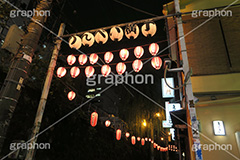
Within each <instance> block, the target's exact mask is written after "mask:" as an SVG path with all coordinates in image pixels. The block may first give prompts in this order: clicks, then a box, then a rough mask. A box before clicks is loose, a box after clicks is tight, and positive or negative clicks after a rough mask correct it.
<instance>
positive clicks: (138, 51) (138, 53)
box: [134, 46, 144, 58]
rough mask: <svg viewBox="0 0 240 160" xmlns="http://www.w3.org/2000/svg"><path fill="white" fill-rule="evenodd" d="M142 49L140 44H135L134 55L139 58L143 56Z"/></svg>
mask: <svg viewBox="0 0 240 160" xmlns="http://www.w3.org/2000/svg"><path fill="white" fill-rule="evenodd" d="M143 53H144V49H143V48H142V47H141V46H137V47H135V49H134V55H135V56H136V58H141V57H142V56H143Z"/></svg>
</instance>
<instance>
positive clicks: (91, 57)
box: [89, 53, 98, 64]
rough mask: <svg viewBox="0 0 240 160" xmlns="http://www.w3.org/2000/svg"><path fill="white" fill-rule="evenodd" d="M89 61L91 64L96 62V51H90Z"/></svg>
mask: <svg viewBox="0 0 240 160" xmlns="http://www.w3.org/2000/svg"><path fill="white" fill-rule="evenodd" d="M89 61H90V63H91V64H95V63H97V61H98V55H97V54H96V53H92V54H91V55H90V56H89Z"/></svg>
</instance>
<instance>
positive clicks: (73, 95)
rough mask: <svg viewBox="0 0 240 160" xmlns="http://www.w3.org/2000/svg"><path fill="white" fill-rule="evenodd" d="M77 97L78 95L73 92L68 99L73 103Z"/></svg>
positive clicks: (69, 93)
mask: <svg viewBox="0 0 240 160" xmlns="http://www.w3.org/2000/svg"><path fill="white" fill-rule="evenodd" d="M75 97H76V93H75V92H73V91H70V92H68V99H69V100H70V101H72V100H73V99H74V98H75Z"/></svg>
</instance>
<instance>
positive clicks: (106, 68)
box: [101, 64, 111, 77]
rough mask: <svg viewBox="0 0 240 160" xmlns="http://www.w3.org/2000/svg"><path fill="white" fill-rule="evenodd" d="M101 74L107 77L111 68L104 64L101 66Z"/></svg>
mask: <svg viewBox="0 0 240 160" xmlns="http://www.w3.org/2000/svg"><path fill="white" fill-rule="evenodd" d="M101 72H102V75H103V76H104V77H107V76H108V75H109V73H110V72H111V67H110V66H109V65H107V64H105V65H103V66H102V68H101Z"/></svg>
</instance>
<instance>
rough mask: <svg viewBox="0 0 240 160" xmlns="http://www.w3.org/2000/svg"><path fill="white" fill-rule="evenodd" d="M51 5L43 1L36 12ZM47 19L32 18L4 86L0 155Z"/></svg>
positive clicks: (0, 107)
mask: <svg viewBox="0 0 240 160" xmlns="http://www.w3.org/2000/svg"><path fill="white" fill-rule="evenodd" d="M51 3H52V0H41V1H40V3H39V4H38V5H37V7H36V11H38V12H40V11H46V10H49V9H50V5H51ZM46 18H47V17H45V15H44V16H41V14H36V15H34V16H33V17H32V19H31V20H32V22H30V24H29V25H28V28H27V31H28V32H27V34H25V35H24V36H23V41H22V44H21V48H20V49H19V51H18V53H17V54H16V55H15V57H14V59H13V62H12V64H11V66H10V68H9V71H8V74H7V77H6V79H5V81H4V84H3V86H2V89H1V92H0V153H1V151H2V147H3V143H4V140H5V138H6V133H7V129H8V127H9V124H10V121H11V118H12V116H13V113H14V110H15V107H16V105H17V103H18V99H19V97H20V93H21V90H22V87H23V82H24V80H25V79H26V78H27V75H28V70H29V67H30V64H31V62H32V57H33V55H34V52H35V50H36V48H37V45H38V41H39V38H40V36H41V33H42V25H39V24H43V23H44V22H45V21H46Z"/></svg>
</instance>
